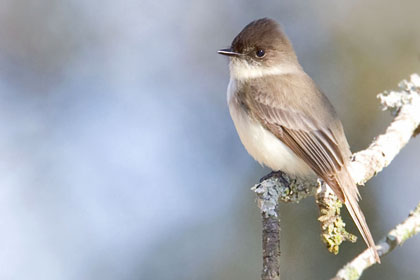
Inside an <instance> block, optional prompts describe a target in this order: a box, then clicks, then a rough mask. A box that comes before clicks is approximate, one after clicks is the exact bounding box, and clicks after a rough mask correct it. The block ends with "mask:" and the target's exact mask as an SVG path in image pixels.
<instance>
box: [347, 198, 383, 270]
mask: <svg viewBox="0 0 420 280" xmlns="http://www.w3.org/2000/svg"><path fill="white" fill-rule="evenodd" d="M345 196H346V201H345V204H346V207H347V210H348V211H349V213H350V215H351V217H352V218H353V221H354V222H355V223H356V226H357V228H358V229H359V231H360V234H361V235H362V237H363V239H364V240H365V242H366V244H367V246H368V247H369V249H370V250H371V252H372V255H373V256H374V258H375V260H376V262H377V263H381V260H380V259H379V255H378V251H377V250H376V247H375V241H373V238H372V234H371V233H370V230H369V227H368V225H367V223H366V219H365V215H363V212H362V209H360V206H359V204H358V202H357V199H356V198H354V197H352V196H347V195H345Z"/></svg>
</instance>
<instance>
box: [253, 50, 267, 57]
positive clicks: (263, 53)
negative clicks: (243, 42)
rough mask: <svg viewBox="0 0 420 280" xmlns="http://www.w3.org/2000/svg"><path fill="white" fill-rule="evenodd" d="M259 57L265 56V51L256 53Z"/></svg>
mask: <svg viewBox="0 0 420 280" xmlns="http://www.w3.org/2000/svg"><path fill="white" fill-rule="evenodd" d="M255 54H256V55H257V56H258V57H260V58H261V57H263V56H264V55H265V51H264V50H258V51H257V52H256V53H255Z"/></svg>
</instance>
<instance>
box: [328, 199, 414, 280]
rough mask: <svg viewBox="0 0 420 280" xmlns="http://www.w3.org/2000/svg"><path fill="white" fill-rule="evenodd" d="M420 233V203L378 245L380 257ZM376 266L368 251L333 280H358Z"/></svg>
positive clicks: (345, 267) (339, 272) (340, 271)
mask: <svg viewBox="0 0 420 280" xmlns="http://www.w3.org/2000/svg"><path fill="white" fill-rule="evenodd" d="M418 233H420V203H419V204H418V205H417V207H416V208H415V209H414V210H413V211H412V212H411V213H410V215H409V216H408V218H407V219H406V220H405V221H404V222H402V223H401V224H399V225H397V226H396V227H395V228H394V229H393V230H391V231H390V232H389V233H388V235H387V236H386V237H384V238H383V239H382V240H381V241H379V243H378V244H377V245H376V248H377V249H378V253H379V256H384V255H386V254H388V253H390V252H391V251H393V250H394V249H395V248H396V247H397V246H401V245H402V244H403V243H404V242H405V241H406V240H407V239H409V238H410V237H413V236H414V235H416V234H418ZM374 264H375V260H374V259H373V258H372V254H371V252H370V251H368V250H367V249H366V250H365V251H363V252H362V253H361V254H360V255H358V256H357V257H356V258H354V259H353V260H352V261H351V262H349V263H348V264H346V265H345V266H344V267H343V268H342V269H340V270H339V271H338V273H337V275H336V277H334V278H332V280H357V279H359V278H360V276H362V273H363V271H364V270H365V269H367V268H369V267H370V266H372V265H374Z"/></svg>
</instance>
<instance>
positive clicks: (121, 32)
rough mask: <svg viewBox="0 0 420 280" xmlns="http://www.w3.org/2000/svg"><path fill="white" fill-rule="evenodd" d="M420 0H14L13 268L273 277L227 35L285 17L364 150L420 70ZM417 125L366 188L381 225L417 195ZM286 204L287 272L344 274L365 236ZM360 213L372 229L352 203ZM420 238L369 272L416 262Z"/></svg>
mask: <svg viewBox="0 0 420 280" xmlns="http://www.w3.org/2000/svg"><path fill="white" fill-rule="evenodd" d="M419 9H420V2H419V1H416V0H411V1H404V2H403V3H401V2H398V1H386V3H385V2H384V1H381V0H367V1H361V0H359V1H347V2H345V1H327V0H319V1H309V2H308V1H303V0H302V1H274V0H273V1H264V2H259V1H258V2H257V1H249V0H248V1H246V0H243V1H233V0H228V1H225V0H223V1H221V0H215V1H204V0H195V1H168V0H162V1H151V0H143V1H134V0H127V1H109V0H104V1H83V0H72V1H59V0H38V1H23V0H0V133H1V134H0V278H1V279H59V280H66V279H69V280H70V279H145V280H146V279H154V280H160V279H200V280H205V279H259V275H260V269H261V220H260V214H259V212H258V208H257V206H256V203H255V196H254V194H253V193H252V192H251V191H250V187H251V186H252V185H253V184H254V183H256V182H257V181H258V180H259V178H260V177H261V176H263V175H265V174H266V173H268V172H269V170H268V169H264V168H262V167H261V166H259V165H258V164H257V163H256V162H255V161H254V160H253V159H252V158H251V157H250V156H249V155H248V154H247V153H246V151H245V149H244V148H243V147H242V145H241V143H240V141H239V138H238V136H237V134H236V131H235V129H234V126H233V124H232V121H231V119H230V116H229V112H228V108H227V105H226V87H227V83H228V79H229V76H228V65H227V63H228V61H227V59H226V58H225V57H222V56H219V55H217V53H216V51H217V50H218V49H220V48H224V47H227V46H229V45H230V42H231V41H232V39H233V37H234V36H235V35H236V34H237V33H238V32H239V31H240V30H241V29H242V28H243V27H244V26H245V25H246V24H247V23H249V22H250V21H252V20H254V19H257V18H261V17H266V16H268V17H272V18H274V19H276V20H277V21H279V22H281V24H282V25H283V26H284V29H285V30H286V32H287V34H288V35H289V37H290V39H291V41H292V42H293V44H294V46H295V49H296V51H297V54H298V57H299V59H300V62H301V64H302V65H303V67H304V68H305V70H306V71H307V72H308V73H309V74H310V75H311V76H312V77H313V79H314V80H315V81H316V83H317V84H318V85H319V86H320V87H321V88H322V89H323V90H324V92H325V93H326V94H327V95H328V96H329V98H330V100H331V102H332V103H333V104H334V106H335V107H336V109H337V111H338V114H339V116H340V118H341V119H342V121H343V124H344V127H345V130H346V133H347V137H348V139H349V142H350V144H351V146H352V150H353V151H357V150H359V149H362V148H364V147H366V146H367V145H368V144H369V143H370V141H371V140H372V138H373V137H374V136H376V135H378V134H379V133H380V132H382V131H383V130H384V128H385V127H386V126H387V124H388V123H389V121H390V120H391V117H390V116H389V113H388V112H381V108H380V105H379V102H378V100H377V99H376V94H377V93H379V92H382V91H383V90H386V89H395V88H397V84H398V82H399V81H401V80H402V79H405V78H408V77H409V75H410V74H411V73H413V72H419V71H420V21H419V18H418V11H419ZM419 152H420V140H419V138H417V139H413V140H412V141H411V142H410V143H409V145H408V146H407V147H406V148H405V149H404V150H403V151H402V152H401V153H400V154H399V155H398V157H397V158H396V159H395V161H393V162H392V164H391V166H390V167H388V168H386V169H385V170H384V171H383V172H382V173H380V174H379V175H378V176H377V177H376V178H374V179H373V180H371V181H370V182H369V183H368V187H367V188H363V189H362V190H361V192H362V196H363V201H362V208H363V209H364V212H365V214H366V216H367V220H368V223H369V225H370V228H371V230H372V232H373V235H374V237H375V239H376V240H378V239H380V238H382V237H383V236H384V235H385V234H386V232H388V231H389V230H390V229H391V228H392V227H394V226H395V224H397V223H399V222H401V221H402V220H403V219H405V218H406V217H407V215H408V213H409V211H410V210H411V209H413V208H414V207H415V205H416V204H417V203H418V202H419V199H420V189H419V185H420V177H419V175H418V171H419V166H420V157H419ZM317 215H318V209H317V207H316V205H315V203H314V199H312V198H309V199H306V200H305V201H303V202H302V203H300V204H298V205H284V204H283V205H282V206H281V225H282V232H281V235H282V236H281V250H282V260H281V272H282V277H283V278H284V279H329V278H330V277H332V276H333V275H334V274H335V272H336V271H337V269H338V268H340V267H341V266H342V265H343V264H345V263H346V262H347V261H349V260H350V259H351V258H353V257H354V256H355V255H357V254H358V253H359V252H360V251H361V250H364V249H365V245H364V243H363V242H362V241H359V242H357V243H356V244H345V245H344V246H342V248H341V252H340V254H339V255H338V256H333V255H331V254H329V253H328V252H327V250H326V249H325V248H324V246H323V244H322V243H321V241H320V237H319V234H320V230H319V225H318V222H317V220H316V218H317ZM346 221H347V223H348V225H349V229H350V230H352V231H353V232H354V233H357V229H356V228H355V227H354V225H353V223H352V222H351V220H350V219H349V218H348V216H346ZM418 252H420V238H419V237H418V236H417V237H415V238H413V239H410V240H409V241H408V242H407V243H406V244H405V245H404V246H403V247H402V248H398V249H396V250H395V251H394V252H393V253H392V254H391V255H389V256H386V257H384V258H383V259H382V265H377V266H374V267H373V268H371V269H369V270H368V271H367V272H366V273H365V275H364V278H363V279H419V278H420V271H419V269H418V263H419V260H420V257H419V254H418Z"/></svg>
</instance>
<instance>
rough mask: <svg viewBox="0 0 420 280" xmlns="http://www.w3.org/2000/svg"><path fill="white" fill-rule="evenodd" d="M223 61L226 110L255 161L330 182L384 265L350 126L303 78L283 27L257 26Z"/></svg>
mask: <svg viewBox="0 0 420 280" xmlns="http://www.w3.org/2000/svg"><path fill="white" fill-rule="evenodd" d="M218 53H219V54H221V55H225V56H228V57H229V70H230V81H229V84H228V89H227V102H228V106H229V111H230V115H231V117H232V120H233V123H234V125H235V128H236V130H237V133H238V135H239V138H240V140H241V142H242V144H243V145H244V146H245V148H246V150H247V151H248V153H249V154H250V155H251V156H252V157H253V158H254V159H255V160H256V161H258V162H259V163H260V164H262V165H265V166H268V167H269V168H271V169H272V170H273V171H283V172H285V173H287V174H290V175H294V176H297V177H301V178H306V179H316V178H321V179H322V180H323V181H325V183H326V184H327V185H328V186H329V187H330V188H331V189H332V191H333V192H334V193H335V195H336V196H337V197H338V198H339V199H340V200H341V201H342V202H343V203H344V204H345V206H346V208H347V209H348V212H349V213H350V216H351V217H352V219H353V221H354V222H355V224H356V226H357V228H358V230H359V231H360V234H361V235H362V237H363V239H364V241H365V242H366V244H367V246H368V248H369V249H370V252H371V255H372V257H373V258H374V260H375V261H376V262H378V263H380V259H379V254H378V251H377V249H376V247H375V242H374V240H373V237H372V234H371V232H370V230H369V227H368V225H367V222H366V219H365V216H364V214H363V212H362V210H361V208H360V206H359V203H358V202H359V199H360V193H359V191H358V189H357V185H356V183H355V182H354V180H353V178H352V177H351V174H350V172H349V162H350V157H351V151H350V147H349V144H348V142H347V138H346V136H345V134H344V129H343V125H342V123H341V121H340V119H339V117H338V115H337V113H336V111H335V109H334V107H333V105H332V104H331V103H330V101H329V100H328V98H327V97H326V96H325V95H324V93H323V92H322V91H321V90H320V89H319V88H318V86H317V85H316V84H315V82H314V81H313V80H312V79H311V77H310V76H309V75H308V74H307V73H306V72H305V71H304V70H303V68H302V66H301V65H300V63H299V61H298V59H297V56H296V53H295V51H294V48H293V46H292V44H291V42H290V40H289V39H288V38H287V36H286V34H285V33H284V32H283V30H282V28H281V26H280V25H279V24H278V23H277V22H276V21H275V20H273V19H270V18H262V19H258V20H255V21H252V22H251V23H249V24H248V25H246V26H245V27H244V28H243V30H242V31H240V33H239V34H238V35H237V36H236V37H235V38H234V39H233V41H232V43H231V46H230V48H227V49H221V50H219V51H218Z"/></svg>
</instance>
